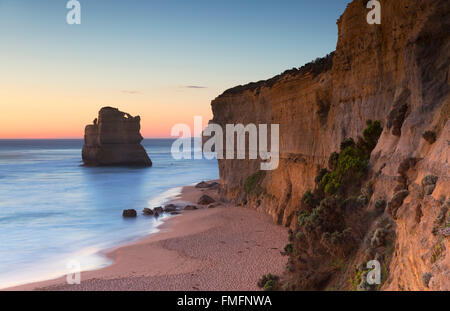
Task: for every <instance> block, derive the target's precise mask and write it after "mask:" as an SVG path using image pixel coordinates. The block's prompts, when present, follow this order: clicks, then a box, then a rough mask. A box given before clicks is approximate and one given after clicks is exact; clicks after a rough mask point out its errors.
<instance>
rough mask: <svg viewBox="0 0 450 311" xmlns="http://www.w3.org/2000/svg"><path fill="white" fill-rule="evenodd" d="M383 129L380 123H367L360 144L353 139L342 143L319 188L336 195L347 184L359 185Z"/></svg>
mask: <svg viewBox="0 0 450 311" xmlns="http://www.w3.org/2000/svg"><path fill="white" fill-rule="evenodd" d="M382 131H383V128H382V127H381V124H380V122H379V121H374V122H372V121H371V120H369V121H367V128H366V129H365V130H364V132H363V136H364V138H361V139H360V141H359V142H358V144H355V142H354V140H353V139H352V138H348V139H346V140H344V141H343V142H342V143H341V153H339V154H338V153H333V154H332V156H330V160H329V164H330V168H332V171H331V172H328V173H326V174H325V175H324V176H323V177H322V178H321V180H320V182H319V187H320V188H321V189H323V191H324V192H325V193H326V194H335V193H337V192H338V191H339V189H340V188H341V186H342V185H343V184H345V183H355V181H356V183H358V182H359V181H360V180H361V178H362V177H363V176H364V174H365V172H366V170H367V167H368V164H369V159H370V153H371V152H372V150H373V149H374V148H375V146H376V145H377V142H378V139H379V137H380V135H381V132H382Z"/></svg>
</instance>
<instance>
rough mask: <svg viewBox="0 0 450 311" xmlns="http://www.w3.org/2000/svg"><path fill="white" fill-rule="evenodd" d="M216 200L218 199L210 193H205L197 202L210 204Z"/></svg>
mask: <svg viewBox="0 0 450 311" xmlns="http://www.w3.org/2000/svg"><path fill="white" fill-rule="evenodd" d="M214 202H216V201H215V200H214V199H213V198H211V197H210V196H209V195H206V194H204V195H202V196H201V197H200V199H199V200H198V202H197V204H200V205H208V204H211V203H214Z"/></svg>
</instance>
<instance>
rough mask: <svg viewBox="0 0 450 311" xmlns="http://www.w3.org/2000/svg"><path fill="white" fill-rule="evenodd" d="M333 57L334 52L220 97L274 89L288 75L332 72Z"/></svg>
mask: <svg viewBox="0 0 450 311" xmlns="http://www.w3.org/2000/svg"><path fill="white" fill-rule="evenodd" d="M333 56H334V51H333V52H331V53H330V54H328V55H326V56H325V57H321V58H316V59H315V60H314V61H312V62H309V63H307V64H305V65H303V66H301V67H299V68H292V69H289V70H286V71H285V72H283V73H281V74H279V75H276V76H275V77H273V78H270V79H268V80H261V81H258V82H251V83H248V84H245V85H239V86H236V87H233V88H231V89H228V90H226V91H225V92H223V94H222V95H220V96H219V97H222V96H227V95H234V94H238V93H242V92H244V91H247V90H248V91H254V90H256V89H260V88H262V87H272V86H273V85H275V83H277V82H278V81H280V80H281V79H282V78H284V77H285V76H287V75H290V76H298V75H305V74H307V73H311V74H312V75H313V76H314V77H315V76H317V75H319V74H320V73H322V72H325V71H328V70H330V69H331V68H332V67H333Z"/></svg>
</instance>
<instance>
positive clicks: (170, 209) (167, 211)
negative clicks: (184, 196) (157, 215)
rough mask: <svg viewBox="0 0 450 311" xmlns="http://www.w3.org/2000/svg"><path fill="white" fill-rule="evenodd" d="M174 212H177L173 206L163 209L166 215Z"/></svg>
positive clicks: (169, 205)
mask: <svg viewBox="0 0 450 311" xmlns="http://www.w3.org/2000/svg"><path fill="white" fill-rule="evenodd" d="M176 210H177V207H176V205H175V204H168V205H166V206H165V207H164V212H166V213H170V212H175V211H176Z"/></svg>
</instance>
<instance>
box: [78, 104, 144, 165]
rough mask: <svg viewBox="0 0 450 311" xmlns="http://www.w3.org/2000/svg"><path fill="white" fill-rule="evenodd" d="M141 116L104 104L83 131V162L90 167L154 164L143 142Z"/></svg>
mask: <svg viewBox="0 0 450 311" xmlns="http://www.w3.org/2000/svg"><path fill="white" fill-rule="evenodd" d="M140 122H141V118H140V117H139V116H136V117H133V116H131V115H130V114H128V113H126V112H122V111H120V110H119V109H117V108H112V107H103V108H102V109H100V111H99V113H98V119H95V120H94V122H93V124H91V125H87V126H86V129H85V133H84V146H83V152H82V157H83V162H84V164H85V165H89V166H114V165H124V166H143V167H148V166H151V165H152V161H151V160H150V158H149V156H148V155H147V152H146V151H145V149H144V147H142V145H141V141H142V139H143V138H142V136H141V134H140V132H139V131H140V128H141V125H140Z"/></svg>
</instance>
